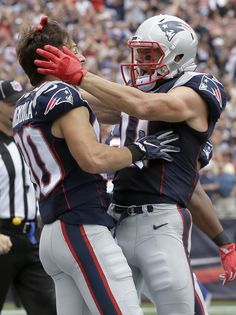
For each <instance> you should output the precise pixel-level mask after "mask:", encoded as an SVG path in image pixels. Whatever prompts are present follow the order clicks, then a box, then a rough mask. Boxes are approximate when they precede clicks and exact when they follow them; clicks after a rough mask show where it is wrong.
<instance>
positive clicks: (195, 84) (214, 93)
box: [173, 72, 226, 120]
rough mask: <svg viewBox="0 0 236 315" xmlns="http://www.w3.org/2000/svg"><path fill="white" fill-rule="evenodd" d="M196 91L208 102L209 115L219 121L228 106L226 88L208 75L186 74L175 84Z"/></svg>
mask: <svg viewBox="0 0 236 315" xmlns="http://www.w3.org/2000/svg"><path fill="white" fill-rule="evenodd" d="M177 86H187V87H191V88H192V89H194V90H195V91H196V92H197V93H198V94H199V95H200V96H201V97H202V98H203V99H204V101H205V102H206V104H207V106H208V111H209V115H210V117H211V118H212V119H214V120H217V119H218V118H219V116H220V114H221V112H222V111H223V110H224V108H225V105H226V93H225V90H224V86H223V85H222V84H221V83H220V82H219V81H218V80H217V79H216V78H215V77H214V76H213V75H210V74H206V73H197V72H186V73H184V74H183V75H182V76H181V77H180V78H179V79H178V80H177V81H176V82H175V84H174V86H173V88H174V87H177Z"/></svg>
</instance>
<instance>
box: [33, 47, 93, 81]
mask: <svg viewBox="0 0 236 315" xmlns="http://www.w3.org/2000/svg"><path fill="white" fill-rule="evenodd" d="M36 52H37V54H38V55H39V56H41V57H43V58H45V59H47V60H48V61H45V60H41V59H36V60H35V61H34V63H35V65H36V66H38V68H37V71H38V72H39V73H41V74H45V75H53V76H55V77H57V78H59V79H60V80H62V81H65V82H67V83H70V84H74V85H80V83H81V81H82V79H83V77H84V76H85V74H86V73H87V70H86V69H84V68H83V65H82V62H81V61H80V59H79V58H77V57H76V56H75V55H74V54H73V53H72V52H71V51H70V50H69V49H68V48H67V47H65V46H63V50H60V49H58V48H56V47H54V46H51V45H45V46H44V49H41V48H38V49H37V50H36Z"/></svg>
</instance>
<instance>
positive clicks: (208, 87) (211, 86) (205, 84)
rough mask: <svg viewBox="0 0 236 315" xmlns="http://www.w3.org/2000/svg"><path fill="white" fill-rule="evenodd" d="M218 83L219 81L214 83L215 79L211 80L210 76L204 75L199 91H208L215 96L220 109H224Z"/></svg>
mask: <svg viewBox="0 0 236 315" xmlns="http://www.w3.org/2000/svg"><path fill="white" fill-rule="evenodd" d="M216 82H218V81H214V79H211V78H209V77H208V76H206V75H204V76H203V77H202V80H201V83H200V86H199V89H200V90H204V91H207V92H209V93H211V94H212V95H214V96H215V98H216V99H217V101H218V103H219V104H220V107H222V97H221V93H220V89H219V87H218V85H217V83H216Z"/></svg>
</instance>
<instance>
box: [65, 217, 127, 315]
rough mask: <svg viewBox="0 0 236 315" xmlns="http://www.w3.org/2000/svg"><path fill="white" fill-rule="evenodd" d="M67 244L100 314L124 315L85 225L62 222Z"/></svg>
mask: <svg viewBox="0 0 236 315" xmlns="http://www.w3.org/2000/svg"><path fill="white" fill-rule="evenodd" d="M61 227H62V232H63V235H64V237H65V240H66V243H67V245H68V247H69V249H70V251H71V253H72V255H73V257H74V259H75V260H76V262H77V263H78V265H79V268H80V270H81V271H82V273H83V276H84V279H85V281H86V283H87V285H88V288H89V291H90V293H91V295H92V297H93V299H94V302H95V304H96V306H97V308H98V310H99V313H100V314H110V315H122V312H121V310H120V309H119V306H118V304H117V302H116V300H115V298H114V296H113V294H112V292H111V289H110V287H109V284H108V282H107V280H106V276H105V275H104V272H103V270H102V267H101V266H100V264H99V261H98V259H97V257H96V254H95V252H94V250H93V248H92V245H91V243H90V241H89V239H88V237H87V235H86V232H85V229H84V227H83V225H72V224H66V223H64V222H61Z"/></svg>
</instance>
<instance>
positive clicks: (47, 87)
mask: <svg viewBox="0 0 236 315" xmlns="http://www.w3.org/2000/svg"><path fill="white" fill-rule="evenodd" d="M81 106H84V107H86V108H87V109H88V111H89V115H90V123H91V124H92V125H93V127H94V129H95V132H96V135H97V138H98V140H100V139H99V137H100V130H99V124H98V122H97V120H96V117H95V116H94V115H93V113H92V111H91V109H90V107H89V105H88V103H87V102H86V101H85V100H84V99H82V97H81V95H80V92H79V91H78V90H77V89H76V88H75V87H73V86H72V85H69V84H66V83H63V82H61V81H50V82H46V83H44V84H42V85H41V86H40V87H38V88H35V89H34V90H32V91H31V92H30V93H27V94H25V95H24V96H23V97H22V98H21V99H20V100H19V101H18V102H17V104H16V110H15V113H14V119H13V128H14V138H15V141H16V143H17V144H18V147H19V148H20V150H21V152H22V154H23V156H24V158H25V160H26V163H27V164H28V165H29V167H30V170H31V179H32V181H33V182H34V183H35V185H36V187H37V195H38V198H39V209H40V214H41V216H42V219H43V222H44V223H50V222H53V221H55V220H56V219H58V218H60V219H61V220H62V221H64V222H67V223H71V224H100V225H105V226H109V227H110V226H112V225H113V220H112V218H111V217H110V216H108V215H107V214H106V210H107V207H108V199H107V195H106V182H105V180H104V179H103V177H102V176H101V175H93V174H89V173H86V172H84V171H83V170H82V169H81V168H80V167H79V165H78V164H77V162H76V161H75V160H74V158H73V157H72V155H71V153H70V151H69V149H68V147H67V144H66V142H65V140H64V139H62V138H57V137H55V136H53V135H52V132H51V129H52V124H53V122H54V121H55V120H56V119H57V118H59V117H60V116H61V115H63V114H64V113H66V112H68V111H70V110H73V109H74V108H77V107H81Z"/></svg>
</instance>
